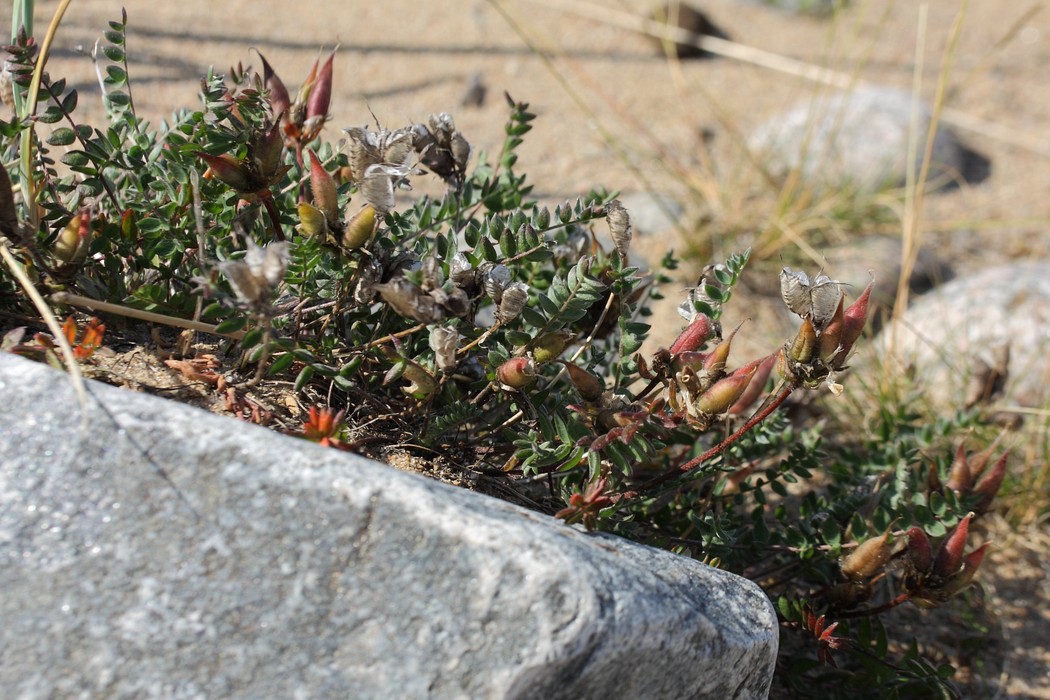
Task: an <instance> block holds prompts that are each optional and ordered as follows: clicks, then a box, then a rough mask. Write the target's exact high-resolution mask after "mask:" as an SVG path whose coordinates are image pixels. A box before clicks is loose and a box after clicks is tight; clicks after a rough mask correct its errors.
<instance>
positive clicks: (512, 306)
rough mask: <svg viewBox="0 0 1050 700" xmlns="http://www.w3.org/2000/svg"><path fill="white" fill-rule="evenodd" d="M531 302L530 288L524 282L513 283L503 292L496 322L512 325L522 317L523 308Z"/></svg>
mask: <svg viewBox="0 0 1050 700" xmlns="http://www.w3.org/2000/svg"><path fill="white" fill-rule="evenodd" d="M528 300H529V287H528V285H526V284H525V283H524V282H512V283H511V284H510V285H508V286H507V288H506V289H504V290H503V298H502V299H501V300H500V303H499V312H498V313H497V314H496V320H497V321H498V322H499V323H510V322H511V321H513V320H514V319H516V318H517V317H518V316H520V315H521V310H522V308H524V307H525V304H526V302H528Z"/></svg>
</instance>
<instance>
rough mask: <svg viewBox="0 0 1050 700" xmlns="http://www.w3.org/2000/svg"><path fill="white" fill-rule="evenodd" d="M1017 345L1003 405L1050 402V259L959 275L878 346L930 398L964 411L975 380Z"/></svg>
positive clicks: (927, 297) (920, 301)
mask: <svg viewBox="0 0 1050 700" xmlns="http://www.w3.org/2000/svg"><path fill="white" fill-rule="evenodd" d="M1004 347H1009V363H1008V365H1007V368H1006V369H1007V370H1008V377H1007V379H1006V382H1005V386H1004V387H1003V393H1002V397H1001V399H1000V406H1005V405H1009V404H1019V405H1021V406H1028V407H1043V406H1046V405H1047V402H1048V400H1050V361H1048V359H1047V358H1048V357H1050V355H1048V350H1050V261H1041V262H1025V263H1014V264H1010V265H1003V266H1000V267H994V268H990V269H987V270H984V271H982V272H979V273H976V274H972V275H967V276H962V277H958V278H956V279H954V280H952V281H951V282H948V283H947V284H945V285H943V286H941V287H938V288H937V289H935V290H934V291H932V292H930V293H929V294H925V295H923V296H921V297H919V298H917V299H916V300H915V303H914V305H913V306H912V307H911V308H910V309H908V311H907V312H906V313H905V314H904V315H903V316H902V317H901V318H900V319H899V322H898V323H896V324H894V327H892V328H887V329H885V330H884V331H883V332H882V334H881V336H880V338H879V339H878V342H877V344H876V348H875V349H876V351H877V355H878V357H880V358H881V359H882V361H884V362H885V361H888V359H889V358H891V357H892V358H895V360H896V362H899V363H900V364H901V365H902V366H903V367H905V368H910V369H912V370H913V371H914V376H915V377H916V381H918V382H920V386H921V387H922V388H923V393H922V396H923V398H924V399H925V400H928V401H930V402H931V403H932V404H933V405H935V406H938V407H941V408H947V409H958V408H962V406H963V405H964V404H965V403H966V401H967V398H968V393H969V392H971V391H972V388H973V383H974V381H975V380H980V381H983V377H982V375H984V374H986V373H987V370H988V369H989V368H992V369H994V368H995V367H996V365H997V364H998V361H999V358H998V357H997V354H999V352H1000V351H1001V350H1002V349H1003V348H1004Z"/></svg>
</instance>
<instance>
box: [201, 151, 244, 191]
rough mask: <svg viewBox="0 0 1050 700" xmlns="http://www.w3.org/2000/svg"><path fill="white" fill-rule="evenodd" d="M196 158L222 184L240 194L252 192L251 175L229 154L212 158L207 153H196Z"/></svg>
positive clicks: (242, 164)
mask: <svg viewBox="0 0 1050 700" xmlns="http://www.w3.org/2000/svg"><path fill="white" fill-rule="evenodd" d="M197 155H198V156H200V157H201V159H202V160H203V161H204V162H205V163H207V164H208V170H209V171H211V174H212V175H213V176H215V177H217V178H219V180H221V181H222V182H223V183H224V184H226V185H229V186H230V187H232V188H233V189H235V190H236V191H237V192H240V193H241V194H247V193H250V192H252V191H254V189H255V187H254V183H253V181H252V174H251V172H250V171H249V170H248V166H246V165H245V164H244V163H242V162H241V161H240V160H238V159H237V158H236V157H234V156H232V155H230V154H229V153H223V154H221V155H217V156H213V155H210V154H208V153H203V152H198V153H197Z"/></svg>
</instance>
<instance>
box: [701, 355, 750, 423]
mask: <svg viewBox="0 0 1050 700" xmlns="http://www.w3.org/2000/svg"><path fill="white" fill-rule="evenodd" d="M757 370H758V366H757V365H755V366H754V367H751V368H750V370H748V371H747V372H745V373H743V374H738V373H736V372H734V373H733V374H731V375H729V376H728V377H725V378H723V379H719V380H718V381H717V382H715V383H714V384H712V385H711V388H709V389H708V390H707V391H705V392H704V393H703V394H701V395H700V397H699V398H697V400H696V404H695V405H696V409H697V410H698V411H699V412H700V413H703V414H706V415H709V416H714V415H718V414H719V413H725V412H726V411H728V410H729V407H730V406H732V405H733V404H735V403H736V402H737V401H738V400H739V399H740V397H741V396H742V395H743V393H744V391H745V390H746V389H747V385H748V384H750V383H751V380H752V379H753V378H754V376H755V372H756V371H757Z"/></svg>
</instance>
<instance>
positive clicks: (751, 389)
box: [729, 353, 777, 415]
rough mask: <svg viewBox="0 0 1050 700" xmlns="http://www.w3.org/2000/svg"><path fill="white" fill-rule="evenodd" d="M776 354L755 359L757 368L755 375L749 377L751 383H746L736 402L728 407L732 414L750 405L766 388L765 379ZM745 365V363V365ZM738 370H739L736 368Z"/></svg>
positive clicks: (742, 410) (774, 362) (775, 358)
mask: <svg viewBox="0 0 1050 700" xmlns="http://www.w3.org/2000/svg"><path fill="white" fill-rule="evenodd" d="M776 360H777V355H776V353H773V354H770V355H767V356H766V357H763V358H762V359H759V360H755V362H757V363H758V369H757V370H756V371H755V376H754V377H752V378H751V383H750V384H748V385H747V389H746V390H745V391H744V393H743V394H741V395H740V398H739V399H737V400H736V403H735V404H733V405H732V406H731V407H730V408H729V412H730V413H732V414H734V415H735V414H739V413H743V412H744V411H746V410H747V409H749V408H750V407H751V404H753V403H755V401H756V400H757V399H758V397H759V396H761V395H762V392H763V391H764V390H765V388H766V381H767V380H768V379H769V375H770V373H772V371H773V365H774V364H776ZM746 366H747V365H745V367H746ZM737 371H738V372H739V371H740V370H737Z"/></svg>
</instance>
